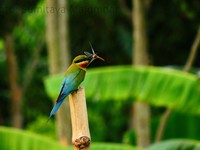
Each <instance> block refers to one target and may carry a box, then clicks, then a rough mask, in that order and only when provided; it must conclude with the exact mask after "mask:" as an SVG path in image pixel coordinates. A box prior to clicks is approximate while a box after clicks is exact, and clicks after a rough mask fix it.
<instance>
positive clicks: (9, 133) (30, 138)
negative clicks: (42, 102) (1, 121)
mask: <svg viewBox="0 0 200 150" xmlns="http://www.w3.org/2000/svg"><path fill="white" fill-rule="evenodd" d="M0 141H1V142H0V149H2V150H4V149H5V150H30V149H31V150H44V149H48V150H55V149H56V150H66V148H65V147H63V146H61V145H60V144H58V143H57V142H55V141H53V140H50V139H48V138H45V137H42V136H39V135H37V134H33V133H31V132H25V131H23V130H18V129H13V128H6V127H0Z"/></svg>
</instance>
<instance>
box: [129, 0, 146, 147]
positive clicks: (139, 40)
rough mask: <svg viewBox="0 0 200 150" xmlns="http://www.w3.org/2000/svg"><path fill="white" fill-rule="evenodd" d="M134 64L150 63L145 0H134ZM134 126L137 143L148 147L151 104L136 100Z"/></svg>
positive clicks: (133, 116)
mask: <svg viewBox="0 0 200 150" xmlns="http://www.w3.org/2000/svg"><path fill="white" fill-rule="evenodd" d="M132 2H133V14H132V21H133V29H134V30H133V42H134V47H133V65H149V56H148V52H147V51H148V45H147V33H146V22H145V14H144V12H145V11H144V0H133V1H132ZM132 118H134V120H133V123H132V124H133V125H134V126H133V127H134V128H135V131H136V139H137V145H138V146H140V147H147V146H148V145H149V144H150V106H149V104H147V103H143V102H135V103H134V106H133V115H132Z"/></svg>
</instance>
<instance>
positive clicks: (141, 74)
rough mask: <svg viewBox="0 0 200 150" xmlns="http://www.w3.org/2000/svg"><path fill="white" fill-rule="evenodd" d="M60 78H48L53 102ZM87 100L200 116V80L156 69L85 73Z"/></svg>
mask: <svg viewBox="0 0 200 150" xmlns="http://www.w3.org/2000/svg"><path fill="white" fill-rule="evenodd" d="M61 83H62V75H55V76H50V77H47V78H46V80H45V86H46V91H47V93H48V94H49V96H51V98H52V99H56V97H57V95H58V93H59V90H60V86H61ZM83 86H84V87H85V91H86V97H87V98H89V99H92V100H94V101H98V100H101V101H103V100H111V99H113V100H128V99H132V100H139V101H144V102H147V103H150V104H152V105H155V106H164V107H169V108H173V109H176V110H178V111H182V112H187V113H196V114H200V105H199V102H200V101H199V92H200V84H199V79H198V77H196V76H195V75H193V74H190V73H185V72H182V71H178V70H172V69H166V68H159V67H132V66H116V67H102V68H96V69H90V70H88V73H87V74H86V77H85V80H84V82H83Z"/></svg>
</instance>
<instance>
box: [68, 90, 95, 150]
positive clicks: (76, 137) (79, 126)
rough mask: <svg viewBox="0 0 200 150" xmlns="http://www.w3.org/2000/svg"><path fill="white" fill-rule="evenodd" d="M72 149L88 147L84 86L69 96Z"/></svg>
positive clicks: (88, 133) (83, 149)
mask: <svg viewBox="0 0 200 150" xmlns="http://www.w3.org/2000/svg"><path fill="white" fill-rule="evenodd" d="M69 102H70V112H71V122H72V143H73V145H74V150H89V149H90V141H91V140H90V131H89V125H88V115H87V106H86V99H85V90H84V88H79V89H78V91H76V92H73V93H72V94H70V96H69Z"/></svg>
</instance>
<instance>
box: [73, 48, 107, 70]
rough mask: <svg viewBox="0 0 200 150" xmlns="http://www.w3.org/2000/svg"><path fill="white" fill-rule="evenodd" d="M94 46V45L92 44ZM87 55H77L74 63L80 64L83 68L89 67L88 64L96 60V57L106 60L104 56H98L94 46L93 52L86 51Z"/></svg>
mask: <svg viewBox="0 0 200 150" xmlns="http://www.w3.org/2000/svg"><path fill="white" fill-rule="evenodd" d="M90 45H91V44H90ZM91 48H92V46H91ZM84 53H85V55H79V56H77V57H75V58H74V60H73V63H75V64H76V65H78V66H79V67H81V68H87V66H88V65H89V64H90V63H91V62H92V61H94V60H95V59H100V60H102V61H104V59H103V58H101V57H100V56H98V55H97V54H96V53H95V52H94V49H93V48H92V54H91V53H89V52H84Z"/></svg>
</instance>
